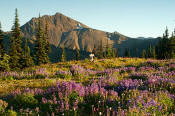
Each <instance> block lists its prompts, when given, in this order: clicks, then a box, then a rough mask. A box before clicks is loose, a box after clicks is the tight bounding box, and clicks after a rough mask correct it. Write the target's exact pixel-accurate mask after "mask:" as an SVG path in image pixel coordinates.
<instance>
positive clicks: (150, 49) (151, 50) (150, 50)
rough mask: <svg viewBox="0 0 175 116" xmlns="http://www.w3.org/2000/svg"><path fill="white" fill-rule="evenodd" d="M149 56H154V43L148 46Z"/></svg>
mask: <svg viewBox="0 0 175 116" xmlns="http://www.w3.org/2000/svg"><path fill="white" fill-rule="evenodd" d="M148 58H153V49H152V45H151V44H150V45H149V48H148Z"/></svg>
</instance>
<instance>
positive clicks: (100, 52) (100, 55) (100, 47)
mask: <svg viewBox="0 0 175 116" xmlns="http://www.w3.org/2000/svg"><path fill="white" fill-rule="evenodd" d="M98 58H103V43H102V40H101V42H100V44H99V47H98Z"/></svg>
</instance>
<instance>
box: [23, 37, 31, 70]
mask: <svg viewBox="0 0 175 116" xmlns="http://www.w3.org/2000/svg"><path fill="white" fill-rule="evenodd" d="M33 65H34V61H33V58H32V57H31V56H30V48H29V46H28V40H27V39H25V48H24V56H23V68H24V67H30V66H33Z"/></svg>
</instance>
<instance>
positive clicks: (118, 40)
mask: <svg viewBox="0 0 175 116" xmlns="http://www.w3.org/2000/svg"><path fill="white" fill-rule="evenodd" d="M46 21H47V22H48V30H49V37H50V39H49V42H50V46H51V48H52V52H51V53H50V55H49V56H50V59H51V61H53V62H57V61H59V60H58V59H60V58H59V57H60V52H61V51H60V47H62V46H64V47H65V48H66V49H67V52H68V53H69V54H67V57H68V59H72V58H73V56H72V54H73V53H74V51H75V49H79V50H80V51H81V52H87V53H88V52H92V50H93V48H94V46H96V47H98V46H99V43H101V41H102V43H103V46H104V51H105V46H106V44H107V41H108V43H110V44H111V46H112V47H113V48H116V47H117V48H118V53H119V56H123V54H124V50H125V49H126V48H127V49H129V50H130V52H131V56H133V57H135V56H140V55H141V52H142V50H143V49H147V48H148V46H149V45H150V44H152V45H153V46H154V45H155V44H156V43H157V39H144V38H142V37H140V38H130V37H127V36H124V35H122V34H120V33H118V32H114V33H110V32H105V31H101V30H97V29H93V28H90V27H88V26H86V25H85V24H83V23H81V22H78V21H76V20H73V19H71V18H69V17H67V16H65V15H63V14H61V13H56V14H55V15H53V16H49V15H44V16H42V17H41V22H42V27H43V28H44V26H45V23H46ZM37 22H38V19H37V18H32V19H31V20H30V21H29V22H27V23H26V24H24V25H23V26H21V27H20V28H21V31H22V35H23V37H24V38H29V39H30V43H31V44H30V46H31V48H32V51H33V48H34V43H35V40H36V37H35V36H36V31H37ZM8 36H9V34H8ZM8 36H6V38H7V37H8ZM6 41H9V39H6ZM5 43H9V42H5ZM84 54H85V55H86V56H82V57H83V58H84V57H87V56H88V54H86V53H84Z"/></svg>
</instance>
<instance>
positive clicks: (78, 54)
mask: <svg viewBox="0 0 175 116" xmlns="http://www.w3.org/2000/svg"><path fill="white" fill-rule="evenodd" d="M76 60H77V61H78V60H80V52H79V50H78V49H76Z"/></svg>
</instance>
